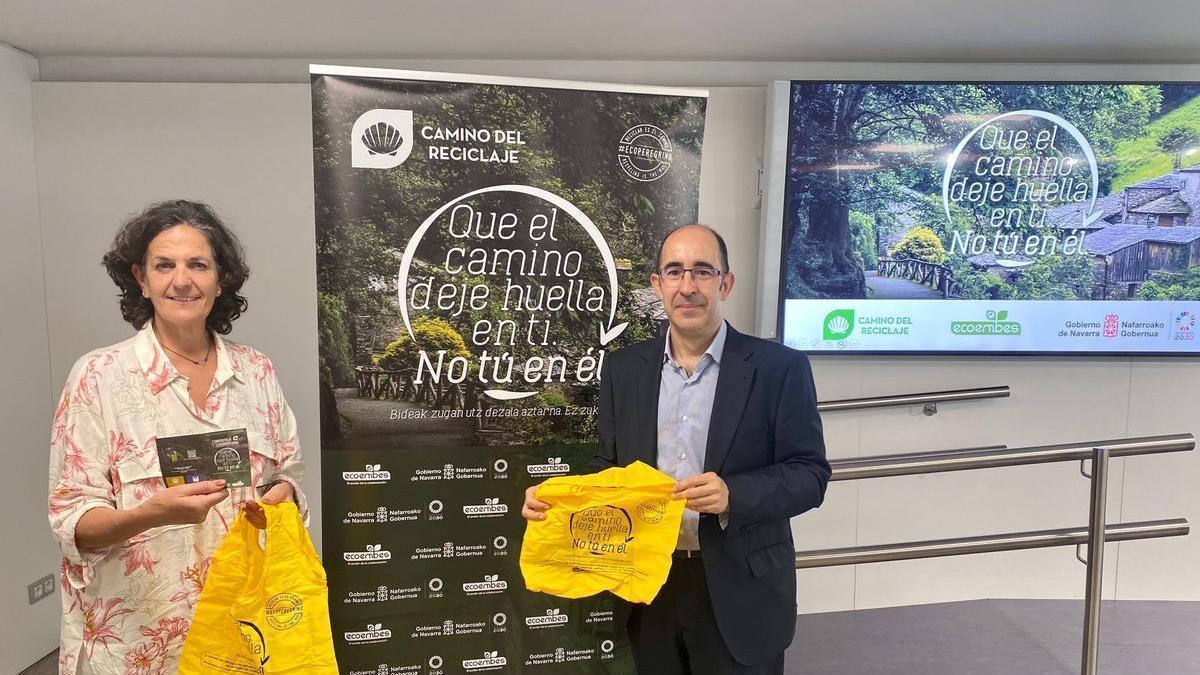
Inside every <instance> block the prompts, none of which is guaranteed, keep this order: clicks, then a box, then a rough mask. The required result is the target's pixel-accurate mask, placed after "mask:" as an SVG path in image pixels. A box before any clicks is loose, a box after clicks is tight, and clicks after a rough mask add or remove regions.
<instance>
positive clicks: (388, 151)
mask: <svg viewBox="0 0 1200 675" xmlns="http://www.w3.org/2000/svg"><path fill="white" fill-rule="evenodd" d="M362 142H363V145H365V146H367V152H370V153H373V154H376V155H394V154H396V151H397V150H399V149H400V145H401V144H402V143H403V142H404V137H403V136H401V135H400V130H399V129H397V128H396V127H394V126H392V125H390V124H388V123H387V122H376V123H375V124H372V125H371V126H369V127H367V130H366V131H364V132H363V135H362Z"/></svg>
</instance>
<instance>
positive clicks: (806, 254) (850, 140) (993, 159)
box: [775, 81, 1200, 354]
mask: <svg viewBox="0 0 1200 675" xmlns="http://www.w3.org/2000/svg"><path fill="white" fill-rule="evenodd" d="M788 99H789V101H788V103H789V105H788V112H787V130H786V137H787V147H786V156H785V160H784V161H785V165H786V170H785V175H784V178H783V180H782V185H781V187H782V188H783V222H782V233H781V238H780V240H779V247H780V263H781V264H780V269H779V295H778V297H779V301H778V302H779V314H778V327H779V329H780V335H781V338H782V340H783V342H784V343H785V344H788V345H790V346H793V347H797V348H800V349H804V350H807V351H816V352H834V351H856V352H875V353H911V352H937V353H946V352H982V353H1044V354H1066V353H1072V354H1074V353H1080V354H1098V353H1100V354H1118V353H1119V354H1196V353H1200V339H1196V334H1197V332H1200V325H1198V320H1200V84H1188V83H1147V84H1099V83H995V82H993V83H928V82H926V83H897V82H808V81H797V82H791V83H790V85H789V88H788ZM775 184H776V185H780V182H779V181H778V180H776V182H775ZM776 189H778V188H776ZM776 226H777V227H778V225H776Z"/></svg>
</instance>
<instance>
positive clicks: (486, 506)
mask: <svg viewBox="0 0 1200 675" xmlns="http://www.w3.org/2000/svg"><path fill="white" fill-rule="evenodd" d="M462 510H463V513H464V514H466V516H467V517H468V518H495V517H497V516H502V515H504V514H506V513H508V505H507V504H501V503H500V498H499V497H486V498H484V500H483V503H482V504H463V507H462Z"/></svg>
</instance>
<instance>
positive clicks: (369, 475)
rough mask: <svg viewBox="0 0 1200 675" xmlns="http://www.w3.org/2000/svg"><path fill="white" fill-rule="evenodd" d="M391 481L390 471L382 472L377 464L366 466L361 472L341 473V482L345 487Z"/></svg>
mask: <svg viewBox="0 0 1200 675" xmlns="http://www.w3.org/2000/svg"><path fill="white" fill-rule="evenodd" d="M391 479H392V473H391V472H390V471H384V470H383V468H382V466H381V465H379V464H367V465H366V466H364V467H363V470H362V471H343V472H342V480H344V481H346V484H347V485H368V484H381V483H386V482H388V481H389V480H391Z"/></svg>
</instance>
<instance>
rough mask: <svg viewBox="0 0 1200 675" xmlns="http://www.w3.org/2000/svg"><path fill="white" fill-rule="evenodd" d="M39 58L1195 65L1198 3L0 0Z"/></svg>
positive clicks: (11, 31) (5, 31) (3, 28)
mask: <svg viewBox="0 0 1200 675" xmlns="http://www.w3.org/2000/svg"><path fill="white" fill-rule="evenodd" d="M0 42H6V43H8V44H10V45H12V46H14V47H17V48H19V49H22V50H24V51H27V52H29V53H31V54H33V55H34V56H37V57H39V58H43V57H80V56H82V57H88V56H97V57H98V56H105V57H160V58H161V57H227V58H228V57H237V58H287V59H307V60H324V61H332V60H336V59H364V58H365V59H509V60H513V59H572V60H575V59H580V60H582V59H592V60H612V59H620V60H638V59H641V60H648V59H686V60H705V61H907V62H914V61H943V62H1009V63H1014V62H1031V63H1032V62H1043V63H1046V62H1072V63H1079V62H1092V63H1200V0H1120V1H1116V0H1003V1H1001V0H994V1H990V2H980V1H978V0H958V1H955V0H908V1H907V2H904V1H900V0H892V1H888V0H860V1H857V2H856V1H854V0H843V1H842V2H797V1H793V2H788V1H786V0H764V1H761V2H753V1H746V2H738V1H736V0H657V1H656V0H638V1H635V0H595V1H593V2H574V1H572V0H520V1H517V0H514V1H509V2H502V1H499V0H497V1H493V2H488V1H483V0H475V1H455V0H442V1H440V2H435V1H430V0H408V1H406V0H390V1H371V2H367V1H362V0H359V1H356V2H355V1H349V2H333V1H330V0H325V1H323V2H322V1H319V0H245V1H232V0H208V1H204V2H202V1H199V0H196V1H185V0H136V1H135V0H113V1H110V2H94V1H91V0H76V1H74V2H70V1H67V0H0Z"/></svg>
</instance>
